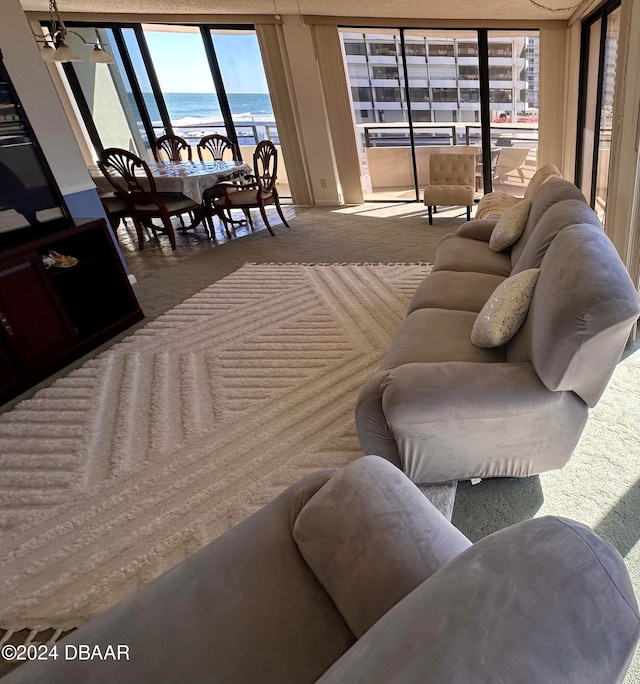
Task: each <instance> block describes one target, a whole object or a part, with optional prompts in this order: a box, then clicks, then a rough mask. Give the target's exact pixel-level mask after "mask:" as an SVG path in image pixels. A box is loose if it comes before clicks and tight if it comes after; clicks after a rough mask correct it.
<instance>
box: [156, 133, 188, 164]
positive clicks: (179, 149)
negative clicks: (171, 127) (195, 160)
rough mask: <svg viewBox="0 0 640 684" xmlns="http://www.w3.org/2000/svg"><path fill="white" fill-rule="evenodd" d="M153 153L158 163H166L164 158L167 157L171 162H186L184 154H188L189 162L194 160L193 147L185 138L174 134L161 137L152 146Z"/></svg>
mask: <svg viewBox="0 0 640 684" xmlns="http://www.w3.org/2000/svg"><path fill="white" fill-rule="evenodd" d="M151 152H153V158H154V159H155V160H156V161H157V162H159V161H165V160H164V158H163V156H166V157H167V159H166V161H170V162H177V161H184V159H183V156H182V153H183V152H185V153H186V155H187V160H188V161H191V158H192V152H191V145H189V143H188V142H187V141H186V140H185V139H184V138H181V137H180V136H179V135H174V134H173V133H168V134H167V135H162V136H160V137H159V138H158V139H157V140H156V141H155V143H154V144H153V145H152V146H151Z"/></svg>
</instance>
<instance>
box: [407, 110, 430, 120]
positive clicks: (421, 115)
mask: <svg viewBox="0 0 640 684" xmlns="http://www.w3.org/2000/svg"><path fill="white" fill-rule="evenodd" d="M411 118H412V119H413V120H414V121H431V111H430V110H429V109H416V110H415V111H414V112H412V114H411Z"/></svg>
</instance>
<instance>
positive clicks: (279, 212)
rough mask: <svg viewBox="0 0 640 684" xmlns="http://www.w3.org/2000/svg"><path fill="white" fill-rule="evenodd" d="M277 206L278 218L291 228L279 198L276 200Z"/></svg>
mask: <svg viewBox="0 0 640 684" xmlns="http://www.w3.org/2000/svg"><path fill="white" fill-rule="evenodd" d="M275 205H276V210H277V211H278V216H280V218H281V219H282V223H284V225H285V226H286V227H287V228H289V224H288V223H287V219H286V218H285V217H284V214H283V213H282V207H281V206H280V201H279V200H278V198H277V197H276V198H275Z"/></svg>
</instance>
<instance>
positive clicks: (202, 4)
mask: <svg viewBox="0 0 640 684" xmlns="http://www.w3.org/2000/svg"><path fill="white" fill-rule="evenodd" d="M534 1H535V3H536V4H534V2H532V0H447V1H446V2H443V0H438V1H437V2H435V1H434V0H431V1H428V0H357V2H353V1H351V2H346V1H345V0H178V1H177V2H176V0H109V2H105V0H58V7H59V9H60V11H61V12H62V13H64V12H91V13H94V12H99V13H102V12H109V13H118V14H119V13H134V14H141V13H149V14H166V15H171V14H191V13H193V14H211V15H215V14H275V13H276V10H277V12H278V13H279V14H298V13H299V12H301V13H302V14H320V15H325V16H350V17H355V16H357V17H385V18H394V19H399V18H403V17H404V18H416V19H422V18H424V19H534V20H540V19H568V18H569V17H570V16H571V14H572V13H573V10H574V9H575V6H576V3H577V0H573V1H572V0H539V2H538V0H534ZM536 5H543V6H545V7H548V8H552V9H554V10H564V11H556V12H553V11H550V10H542V9H540V8H539V7H536ZM48 6H49V3H48V0H22V7H23V8H24V9H25V10H27V11H43V10H44V11H46V10H47V9H48Z"/></svg>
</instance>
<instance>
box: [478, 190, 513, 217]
mask: <svg viewBox="0 0 640 684" xmlns="http://www.w3.org/2000/svg"><path fill="white" fill-rule="evenodd" d="M521 199H522V197H514V196H513V195H507V194H506V193H505V192H490V193H489V194H488V195H485V196H484V197H482V198H481V199H480V202H478V207H477V209H476V219H486V218H487V217H489V216H502V214H504V212H505V211H507V209H511V207H513V206H514V205H516V204H518V202H520V200H521Z"/></svg>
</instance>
